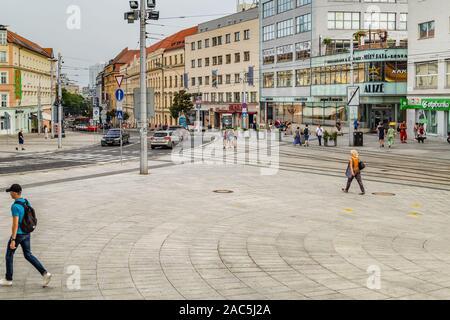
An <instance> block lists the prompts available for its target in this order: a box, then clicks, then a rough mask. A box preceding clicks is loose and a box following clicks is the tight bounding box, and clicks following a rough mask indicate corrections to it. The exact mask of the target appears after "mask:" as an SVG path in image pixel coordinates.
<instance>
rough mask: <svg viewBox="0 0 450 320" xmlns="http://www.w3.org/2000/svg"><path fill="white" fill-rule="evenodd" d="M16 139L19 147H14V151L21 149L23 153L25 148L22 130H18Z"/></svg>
mask: <svg viewBox="0 0 450 320" xmlns="http://www.w3.org/2000/svg"><path fill="white" fill-rule="evenodd" d="M17 138H18V140H19V146H18V147H16V150H19V149H21V150H22V151H24V150H25V148H24V147H23V145H24V144H25V140H24V138H23V130H22V129H20V131H19V134H18V135H17Z"/></svg>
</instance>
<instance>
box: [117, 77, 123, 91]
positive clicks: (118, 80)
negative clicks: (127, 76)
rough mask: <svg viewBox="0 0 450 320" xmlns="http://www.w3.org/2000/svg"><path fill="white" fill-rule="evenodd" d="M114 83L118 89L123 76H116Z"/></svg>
mask: <svg viewBox="0 0 450 320" xmlns="http://www.w3.org/2000/svg"><path fill="white" fill-rule="evenodd" d="M116 81H117V85H118V86H119V88H120V86H121V85H122V81H123V76H122V75H120V76H116Z"/></svg>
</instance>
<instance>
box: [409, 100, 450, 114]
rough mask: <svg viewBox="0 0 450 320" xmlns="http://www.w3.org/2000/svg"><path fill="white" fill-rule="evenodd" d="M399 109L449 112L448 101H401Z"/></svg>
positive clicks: (449, 102)
mask: <svg viewBox="0 0 450 320" xmlns="http://www.w3.org/2000/svg"><path fill="white" fill-rule="evenodd" d="M401 109H402V110H407V109H421V110H434V111H450V98H449V99H432V98H411V99H402V100H401Z"/></svg>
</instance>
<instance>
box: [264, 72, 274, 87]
mask: <svg viewBox="0 0 450 320" xmlns="http://www.w3.org/2000/svg"><path fill="white" fill-rule="evenodd" d="M263 87H264V88H274V87H275V74H274V73H273V72H270V73H263Z"/></svg>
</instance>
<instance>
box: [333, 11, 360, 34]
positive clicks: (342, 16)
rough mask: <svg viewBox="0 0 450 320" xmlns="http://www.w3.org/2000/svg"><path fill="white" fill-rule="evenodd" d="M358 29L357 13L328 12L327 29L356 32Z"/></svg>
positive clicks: (358, 18)
mask: <svg viewBox="0 0 450 320" xmlns="http://www.w3.org/2000/svg"><path fill="white" fill-rule="evenodd" d="M359 27H360V14H359V12H334V11H332V12H328V29H330V30H334V29H338V30H339V29H343V30H357V29H359Z"/></svg>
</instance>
